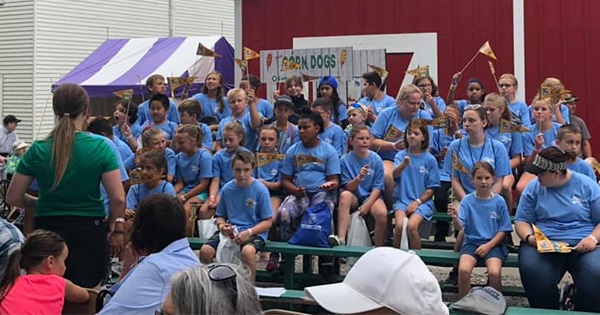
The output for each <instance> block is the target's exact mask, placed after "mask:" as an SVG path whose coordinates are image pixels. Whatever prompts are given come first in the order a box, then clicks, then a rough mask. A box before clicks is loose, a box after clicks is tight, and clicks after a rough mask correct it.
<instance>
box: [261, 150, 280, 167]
mask: <svg viewBox="0 0 600 315" xmlns="http://www.w3.org/2000/svg"><path fill="white" fill-rule="evenodd" d="M284 157H285V154H277V153H264V152H257V153H256V166H257V167H261V166H265V165H267V164H270V163H271V162H274V161H283V158H284Z"/></svg>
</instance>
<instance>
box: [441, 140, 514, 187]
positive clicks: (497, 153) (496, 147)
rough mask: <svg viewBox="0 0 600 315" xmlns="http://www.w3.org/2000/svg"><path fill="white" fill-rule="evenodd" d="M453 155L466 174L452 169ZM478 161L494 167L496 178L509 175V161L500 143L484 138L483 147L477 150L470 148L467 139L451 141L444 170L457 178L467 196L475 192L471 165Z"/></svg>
mask: <svg viewBox="0 0 600 315" xmlns="http://www.w3.org/2000/svg"><path fill="white" fill-rule="evenodd" d="M454 153H456V156H457V157H458V160H459V162H460V164H462V165H463V166H464V167H465V169H466V171H467V172H466V173H465V172H462V171H459V170H456V169H454V168H453V167H452V156H453V155H454ZM479 161H485V162H488V163H489V164H491V165H492V166H493V167H494V171H495V173H496V177H504V176H506V175H509V174H510V161H509V159H508V153H506V149H505V148H504V145H503V144H502V143H501V142H500V141H496V140H492V139H490V138H488V137H486V138H485V141H484V142H483V145H482V146H481V147H479V148H474V147H472V146H471V145H470V144H469V140H468V137H466V138H461V139H457V140H454V141H452V143H451V144H450V146H449V147H448V152H447V153H446V159H445V160H444V170H445V171H446V172H448V173H450V174H452V176H455V177H457V178H458V179H459V181H460V183H461V185H462V188H463V189H464V190H465V193H466V194H469V193H472V192H474V191H475V186H473V178H472V177H471V171H472V170H473V165H475V163H477V162H479Z"/></svg>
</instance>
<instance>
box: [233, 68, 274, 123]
mask: <svg viewBox="0 0 600 315" xmlns="http://www.w3.org/2000/svg"><path fill="white" fill-rule="evenodd" d="M261 84H262V82H260V79H259V78H258V77H256V76H254V75H249V76H244V77H243V78H242V80H241V81H240V85H239V88H240V89H242V90H244V92H246V94H249V93H250V90H253V91H258V89H259V88H260V86H261ZM256 109H257V110H258V113H259V114H260V115H261V118H262V122H263V124H270V123H271V122H272V120H273V105H272V104H271V103H269V101H267V100H266V99H264V98H259V97H257V98H256Z"/></svg>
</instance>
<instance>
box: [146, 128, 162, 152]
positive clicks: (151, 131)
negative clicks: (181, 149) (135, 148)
mask: <svg viewBox="0 0 600 315" xmlns="http://www.w3.org/2000/svg"><path fill="white" fill-rule="evenodd" d="M160 134H162V130H160V129H158V128H148V129H146V130H144V132H142V147H144V148H147V147H150V146H151V145H152V139H153V138H154V137H156V136H157V135H160Z"/></svg>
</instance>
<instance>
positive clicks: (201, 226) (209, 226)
mask: <svg viewBox="0 0 600 315" xmlns="http://www.w3.org/2000/svg"><path fill="white" fill-rule="evenodd" d="M217 230H218V229H217V224H216V219H214V218H213V219H208V220H198V237H199V238H203V239H209V238H211V237H212V236H213V235H215V233H216V232H217Z"/></svg>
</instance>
